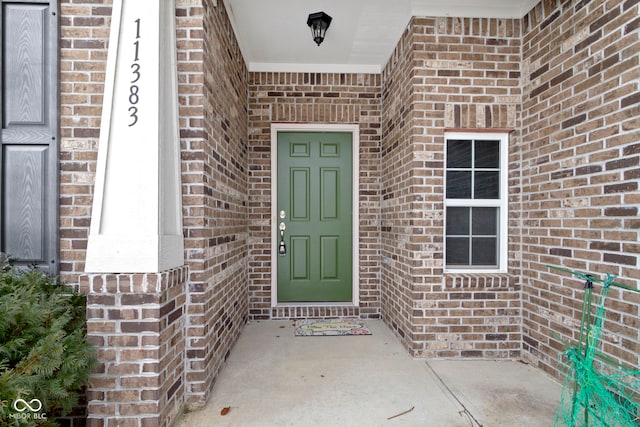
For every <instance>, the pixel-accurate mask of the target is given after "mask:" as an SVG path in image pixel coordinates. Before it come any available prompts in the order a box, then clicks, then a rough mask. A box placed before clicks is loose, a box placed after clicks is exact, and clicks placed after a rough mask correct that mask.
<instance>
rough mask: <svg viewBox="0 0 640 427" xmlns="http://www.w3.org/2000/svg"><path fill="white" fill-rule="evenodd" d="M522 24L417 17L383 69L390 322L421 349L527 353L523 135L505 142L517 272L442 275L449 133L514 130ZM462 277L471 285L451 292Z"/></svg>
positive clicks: (446, 353) (426, 352)
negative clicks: (521, 258)
mask: <svg viewBox="0 0 640 427" xmlns="http://www.w3.org/2000/svg"><path fill="white" fill-rule="evenodd" d="M519 82H520V21H519V20H511V19H466V18H464V19H463V18H459V19H458V18H413V19H412V20H411V22H410V23H409V26H408V27H407V30H406V31H405V33H404V35H403V37H402V38H401V40H400V42H399V43H398V46H397V47H396V50H395V52H394V53H393V54H392V56H391V59H390V60H389V62H388V63H387V65H386V67H385V70H384V72H383V87H384V98H383V114H382V117H383V125H382V129H383V142H382V165H383V172H382V199H383V200H382V233H381V236H382V237H381V240H382V289H383V304H382V307H383V318H384V319H385V321H386V322H387V323H388V324H389V325H390V326H391V328H392V329H393V330H394V331H395V332H396V333H397V334H398V335H399V336H400V337H401V338H402V341H403V343H404V344H405V346H406V347H407V348H408V349H409V350H410V351H411V353H412V354H414V355H419V356H429V357H433V356H443V357H451V356H482V357H513V356H516V355H518V354H519V352H520V348H521V331H520V328H521V319H520V315H521V312H520V284H519V280H518V278H517V277H518V274H519V262H518V256H517V253H518V251H519V239H520V236H519V235H520V230H519V228H518V221H517V219H518V217H519V216H518V213H519V208H520V205H519V203H520V202H519V196H518V192H517V187H518V182H519V181H518V171H517V169H518V164H519V152H518V145H519V136H518V133H517V132H516V133H512V134H511V139H510V144H509V171H510V172H509V186H510V194H509V211H510V218H511V222H510V228H509V242H510V243H509V260H510V262H509V274H508V275H489V276H487V275H476V276H472V277H471V278H465V277H464V276H459V275H450V274H444V253H443V251H444V247H443V235H444V229H443V226H444V222H443V216H444V188H443V184H444V181H443V173H444V162H443V160H444V132H445V129H446V128H466V129H470V130H473V129H478V130H485V129H516V128H517V126H518V114H519V109H520V94H521V89H520V84H519ZM461 280H466V281H467V282H468V283H470V286H469V287H468V289H465V290H464V292H458V290H457V289H451V287H452V286H456V285H455V283H458V282H459V281H461Z"/></svg>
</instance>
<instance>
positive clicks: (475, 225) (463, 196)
mask: <svg viewBox="0 0 640 427" xmlns="http://www.w3.org/2000/svg"><path fill="white" fill-rule="evenodd" d="M445 138H446V175H445V182H446V186H445V210H446V213H445V265H446V269H447V270H449V271H451V270H465V271H469V270H482V271H486V270H496V271H497V270H500V271H505V270H506V258H507V145H508V134H506V133H478V134H474V133H453V132H451V133H447V134H446V135H445Z"/></svg>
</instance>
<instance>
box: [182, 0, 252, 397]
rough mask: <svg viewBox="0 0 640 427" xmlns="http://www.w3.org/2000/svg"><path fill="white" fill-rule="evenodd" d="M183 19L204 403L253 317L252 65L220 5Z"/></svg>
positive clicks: (191, 342) (186, 176)
mask: <svg viewBox="0 0 640 427" xmlns="http://www.w3.org/2000/svg"><path fill="white" fill-rule="evenodd" d="M190 3H193V2H190ZM178 23H179V24H181V27H182V28H183V29H184V31H185V33H184V36H185V39H184V40H181V41H180V42H179V47H182V50H183V51H184V55H185V56H184V57H181V58H180V59H181V62H182V63H181V65H179V67H180V71H181V76H180V93H181V94H182V97H181V100H180V103H181V109H180V115H181V120H182V121H183V122H182V123H181V129H182V130H181V136H182V141H183V144H184V145H183V147H182V149H183V151H182V156H183V196H184V198H183V203H184V206H183V209H184V221H185V223H184V228H185V246H186V255H187V261H188V264H189V267H190V270H191V272H192V274H191V277H190V284H189V297H188V298H189V300H188V301H189V304H188V314H189V325H188V327H187V340H188V341H187V359H188V366H187V382H188V389H187V393H188V403H189V404H192V405H203V404H204V403H205V402H206V398H207V396H208V393H209V391H210V390H211V387H212V386H213V381H214V379H215V377H216V375H217V374H218V371H219V370H220V368H221V366H222V364H223V363H224V361H225V360H226V358H227V357H228V355H229V351H230V350H231V347H232V346H233V344H234V343H235V341H236V339H237V338H238V336H239V335H240V331H241V330H242V328H243V327H244V324H245V323H246V319H247V316H248V307H247V300H248V297H247V257H248V249H247V239H248V234H247V198H248V193H247V156H248V154H247V150H248V148H247V117H248V116H247V107H246V106H247V70H246V67H245V64H244V60H243V59H242V54H241V53H240V49H239V47H238V44H237V42H236V40H235V36H234V34H233V30H232V28H231V24H230V22H229V19H228V17H227V14H226V10H225V8H224V6H222V4H221V2H219V3H218V6H217V7H213V6H212V5H211V2H210V1H205V2H203V7H189V8H185V12H184V14H183V15H182V17H181V18H180V19H178Z"/></svg>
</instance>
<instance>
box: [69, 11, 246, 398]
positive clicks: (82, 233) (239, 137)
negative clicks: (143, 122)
mask: <svg viewBox="0 0 640 427" xmlns="http://www.w3.org/2000/svg"><path fill="white" fill-rule="evenodd" d="M176 3H177V5H176V26H177V46H178V79H179V102H180V129H181V132H180V137H181V155H182V183H183V185H182V195H183V222H184V235H185V258H186V262H187V264H188V266H189V272H190V275H189V281H188V289H187V297H186V298H187V300H186V305H185V308H184V316H185V319H186V320H185V325H186V331H185V336H184V340H185V343H186V348H185V355H186V358H185V364H186V368H185V369H186V376H185V381H184V383H183V385H181V392H183V391H184V392H185V393H186V394H187V398H186V403H188V404H193V405H201V404H204V402H205V400H206V396H207V394H208V391H209V390H210V389H211V387H212V385H213V380H214V378H215V376H216V374H217V373H218V371H219V369H220V367H221V365H222V363H223V362H224V360H225V358H226V357H227V356H228V354H229V351H230V349H231V347H232V345H233V344H234V342H235V340H236V339H237V337H238V336H239V334H240V330H241V329H242V327H243V325H244V323H245V321H246V318H247V314H248V308H247V286H246V281H247V256H248V252H247V128H248V126H247V103H248V102H247V87H246V84H247V83H246V82H247V71H246V67H245V65H244V61H243V59H242V55H241V53H240V50H239V48H238V45H237V42H236V40H235V37H234V35H233V31H232V29H231V26H230V23H229V20H228V17H227V15H226V10H225V8H224V7H223V6H222V5H221V4H220V5H219V6H217V7H214V6H212V2H211V1H210V0H204V1H193V0H177V2H176ZM60 14H61V20H60V21H61V66H60V68H61V86H60V91H61V107H60V109H61V112H60V115H61V135H62V141H61V154H60V163H61V186H60V193H61V197H60V235H61V240H60V255H61V276H62V278H63V279H64V280H65V281H67V282H69V283H78V280H79V276H80V275H81V274H82V273H83V271H84V258H85V251H86V243H87V236H88V232H89V224H90V218H91V203H92V194H93V182H94V174H95V162H96V157H97V146H98V139H99V133H100V118H101V113H102V93H103V90H104V78H105V73H104V70H105V67H106V57H107V45H108V38H109V25H110V16H111V1H109V0H104V1H96V0H67V1H62V2H61V8H60ZM205 70H208V72H206V73H205ZM111 298H116V296H112V297H111ZM104 301H105V304H104V307H103V309H104V310H108V309H109V307H110V305H111V304H112V303H114V302H115V300H112V299H108V298H107V299H104ZM93 304H94V306H95V305H96V304H98V303H97V302H96V301H94V302H93ZM118 307H119V308H118V309H123V310H124V309H125V308H122V307H120V306H118ZM94 308H95V309H96V310H97V307H94ZM112 309H114V310H115V309H116V307H112ZM92 313H94V312H90V313H89V314H90V316H91V315H93V314H92ZM101 325H102V326H104V327H105V328H107V327H108V325H106V324H104V325H103V323H101V322H97V323H94V325H93V327H94V330H93V332H94V333H99V331H98V330H96V329H95V328H99V327H101ZM176 369H182V368H181V367H179V366H176ZM90 405H91V404H90Z"/></svg>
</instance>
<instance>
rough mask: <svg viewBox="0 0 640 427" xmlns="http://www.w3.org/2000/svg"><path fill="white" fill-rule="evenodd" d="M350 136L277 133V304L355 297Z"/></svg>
mask: <svg viewBox="0 0 640 427" xmlns="http://www.w3.org/2000/svg"><path fill="white" fill-rule="evenodd" d="M351 144H352V141H351V133H344V132H326V133H313V132H279V133H278V165H277V169H278V183H277V188H278V201H277V203H278V207H277V210H278V212H280V211H281V210H284V211H285V218H284V219H280V218H278V221H279V223H280V222H283V223H284V224H285V226H286V229H285V232H284V240H285V243H286V245H287V253H286V255H285V256H280V257H278V259H277V263H278V277H277V280H278V286H277V287H278V301H279V302H294V301H295V302H305V301H351V299H352V241H353V236H352V211H351V210H352V193H353V189H352V181H351V179H352V178H351V177H352V167H353V166H352V151H351V150H352V149H351Z"/></svg>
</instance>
